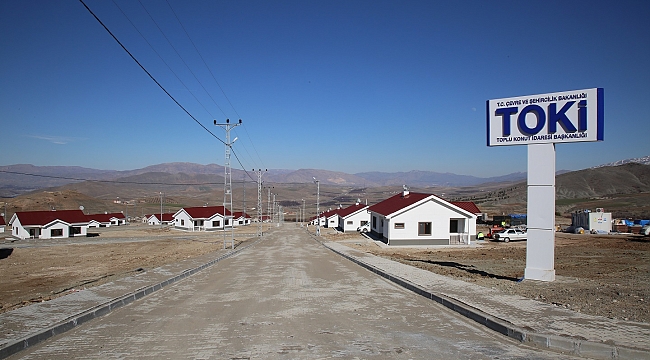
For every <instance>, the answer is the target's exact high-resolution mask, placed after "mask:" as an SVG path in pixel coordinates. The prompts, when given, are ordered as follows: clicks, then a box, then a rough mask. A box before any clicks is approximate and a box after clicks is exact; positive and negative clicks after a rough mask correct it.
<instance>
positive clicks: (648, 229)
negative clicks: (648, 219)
mask: <svg viewBox="0 0 650 360" xmlns="http://www.w3.org/2000/svg"><path fill="white" fill-rule="evenodd" d="M640 233H641V235H645V236H648V235H650V225H644V226H643V227H642V228H641V232H640Z"/></svg>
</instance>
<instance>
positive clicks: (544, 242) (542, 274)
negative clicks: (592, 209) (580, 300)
mask: <svg viewBox="0 0 650 360" xmlns="http://www.w3.org/2000/svg"><path fill="white" fill-rule="evenodd" d="M527 221H528V244H527V245H526V271H525V272H524V278H525V279H530V280H542V281H554V280H555V144H552V143H550V144H528V219H527Z"/></svg>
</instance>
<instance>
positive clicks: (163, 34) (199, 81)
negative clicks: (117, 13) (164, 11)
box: [138, 0, 228, 118]
mask: <svg viewBox="0 0 650 360" xmlns="http://www.w3.org/2000/svg"><path fill="white" fill-rule="evenodd" d="M138 3H140V6H142V8H143V9H144V12H145V13H147V15H148V16H149V18H150V19H151V21H153V23H154V24H155V25H156V27H157V28H158V31H160V33H161V34H162V36H163V37H164V38H165V40H167V43H168V44H169V46H171V47H172V49H174V52H175V53H176V55H178V58H179V59H181V61H182V62H183V64H185V67H186V68H187V70H188V71H189V72H190V74H192V76H194V80H196V82H198V83H199V85H201V88H202V89H203V91H205V93H206V94H207V95H208V96H209V97H210V99H212V102H213V103H214V104H215V105H216V106H217V108H218V109H219V110H220V111H221V113H222V114H223V116H228V115H226V113H225V112H223V110H222V109H221V106H219V104H217V102H216V101H214V98H212V95H210V93H209V92H208V90H206V88H205V86H203V83H201V80H199V79H198V78H197V77H196V75H195V74H194V71H192V69H191V68H190V66H189V65H187V63H186V62H185V59H183V57H182V56H181V54H180V53H179V52H178V50H176V47H175V46H174V45H173V44H172V42H171V41H170V40H169V38H168V37H167V35H165V32H164V31H162V29H161V28H160V26H159V25H158V23H157V22H156V20H155V19H154V18H153V16H151V14H150V13H149V10H147V8H146V7H145V6H144V5H143V4H142V1H140V0H138ZM197 101H198V99H197ZM199 103H201V102H200V101H199ZM201 106H203V104H201ZM203 108H204V109H205V111H207V112H208V114H210V117H212V118H214V115H212V113H210V111H208V109H206V108H205V107H203Z"/></svg>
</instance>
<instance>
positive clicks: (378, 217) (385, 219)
mask: <svg viewBox="0 0 650 360" xmlns="http://www.w3.org/2000/svg"><path fill="white" fill-rule="evenodd" d="M368 211H369V213H370V221H371V231H372V232H373V233H374V234H376V235H378V236H381V237H382V239H383V241H384V242H385V243H386V244H388V245H457V244H469V242H470V239H472V238H473V237H474V236H476V215H475V214H474V213H472V212H470V211H467V210H466V209H464V208H462V207H459V206H457V205H454V204H452V203H450V202H448V201H446V200H444V199H442V198H439V197H438V196H436V195H433V194H421V193H413V192H410V191H408V190H407V189H404V191H403V192H401V193H399V194H397V195H394V196H392V197H390V198H388V199H386V200H384V201H382V202H379V203H377V204H375V205H372V206H370V207H369V208H368Z"/></svg>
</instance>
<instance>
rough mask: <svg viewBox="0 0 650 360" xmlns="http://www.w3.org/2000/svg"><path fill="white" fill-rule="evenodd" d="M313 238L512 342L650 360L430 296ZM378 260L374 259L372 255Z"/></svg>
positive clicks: (574, 352)
mask: <svg viewBox="0 0 650 360" xmlns="http://www.w3.org/2000/svg"><path fill="white" fill-rule="evenodd" d="M310 236H311V237H312V238H313V239H314V240H315V241H316V242H318V243H320V244H321V245H322V246H324V247H325V248H327V249H329V250H331V251H332V252H334V253H336V254H338V255H340V256H342V257H344V258H346V259H348V260H350V261H352V262H354V263H356V264H357V265H359V266H361V267H363V268H365V269H367V270H370V271H371V272H373V273H375V274H377V275H379V276H381V277H383V278H385V279H387V280H389V281H391V282H393V283H395V284H397V285H399V286H402V287H403V288H405V289H407V290H410V291H412V292H414V293H416V294H418V295H421V296H424V297H425V298H427V299H430V300H433V301H435V302H437V303H439V304H441V305H443V306H445V307H447V308H448V309H451V310H453V311H455V312H457V313H459V314H460V315H463V316H465V317H467V318H468V319H471V320H473V321H475V322H477V323H479V324H481V325H484V326H486V327H487V328H489V329H491V330H494V331H496V332H498V333H500V334H502V335H505V336H507V337H509V338H512V339H515V340H517V341H519V342H521V343H524V344H528V345H533V346H535V347H538V348H541V349H545V350H550V351H555V352H560V353H565V354H566V353H568V354H571V355H576V356H580V357H586V358H591V359H650V352H648V351H643V350H638V349H631V348H627V347H621V346H615V345H609V344H605V343H598V342H593V341H586V340H576V339H572V338H569V337H562V336H557V335H549V334H543V333H537V332H531V331H526V330H524V329H522V328H520V327H518V326H516V325H514V324H512V323H511V322H509V321H507V320H505V319H500V318H497V317H494V316H492V315H490V314H488V313H485V312H483V311H482V310H480V309H477V308H475V307H473V306H471V305H468V304H465V303H463V302H462V301H459V300H457V299H453V298H450V297H448V296H446V295H443V294H435V293H433V292H430V291H428V290H426V289H424V288H422V287H420V286H418V285H416V284H414V283H412V282H410V281H409V280H406V279H403V278H400V277H396V276H394V275H391V274H390V273H388V272H386V271H384V270H382V269H380V268H377V267H376V266H374V265H371V264H369V263H366V262H364V261H362V260H360V259H359V258H356V257H354V256H353V255H349V254H345V253H343V252H341V251H338V250H336V249H333V248H332V247H330V246H328V245H327V244H325V242H323V241H320V240H319V239H318V238H316V237H315V236H314V235H313V234H310ZM371 256H374V255H371Z"/></svg>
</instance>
